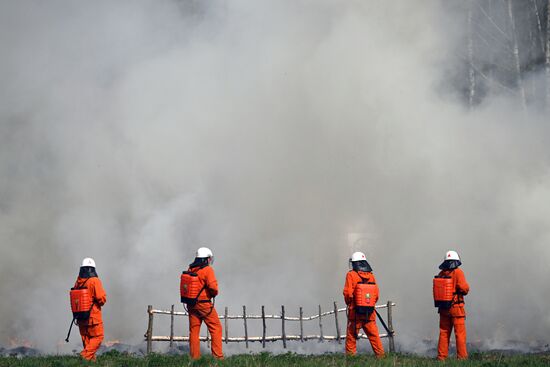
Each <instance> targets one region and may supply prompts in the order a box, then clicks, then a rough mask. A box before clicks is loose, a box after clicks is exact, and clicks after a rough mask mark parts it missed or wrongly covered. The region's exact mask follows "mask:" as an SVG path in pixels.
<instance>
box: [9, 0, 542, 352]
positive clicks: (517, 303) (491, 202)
mask: <svg viewBox="0 0 550 367" xmlns="http://www.w3.org/2000/svg"><path fill="white" fill-rule="evenodd" d="M454 12H458V10H457V9H454V8H451V7H448V6H443V5H442V3H441V2H439V1H435V0H433V1H431V0H430V1H422V2H411V1H405V0H403V1H391V2H387V1H349V2H341V1H334V0H322V1H307V0H301V1H272V2H269V1H249V0H236V1H222V0H216V1H210V2H201V1H175V0H174V1H168V0H166V1H146V0H141V1H117V2H110V1H95V2H70V1H53V0H52V1H48V2H43V1H2V2H0V46H1V50H2V51H1V54H2V57H0V244H1V245H0V246H1V247H0V298H1V299H2V302H1V304H0V341H1V342H3V343H7V340H8V339H9V338H10V337H18V338H23V339H29V340H31V341H32V342H33V343H34V345H36V346H39V347H40V348H43V349H44V350H54V348H55V347H56V345H57V344H58V343H59V342H60V341H61V340H62V339H63V338H64V336H65V335H64V333H65V331H66V328H67V327H68V324H69V321H70V317H71V315H70V313H69V304H68V289H69V288H70V287H71V286H72V284H73V282H74V280H75V278H76V276H77V273H78V267H79V265H80V261H81V260H82V258H84V257H88V256H89V257H93V258H94V259H95V260H96V263H97V271H98V274H99V276H100V277H101V279H102V281H103V283H104V286H105V288H106V291H107V297H108V301H107V304H106V306H105V307H104V311H103V312H104V319H105V328H106V338H107V339H111V340H112V339H119V340H122V341H125V342H128V343H136V342H138V341H140V340H141V339H142V335H143V332H144V330H145V328H146V314H145V310H146V307H147V305H148V304H152V305H154V306H155V307H159V308H169V306H170V305H171V304H178V301H179V294H178V282H179V273H180V272H181V270H184V269H185V268H186V267H187V264H188V263H190V262H191V261H192V258H193V257H194V251H195V250H196V248H198V247H200V246H202V245H206V246H208V247H210V248H211V249H212V250H213V252H214V255H215V258H216V261H215V264H214V267H215V270H216V274H217V276H218V280H219V284H220V296H219V297H218V298H217V300H216V303H217V305H219V307H224V306H228V307H229V308H230V310H239V309H240V307H241V305H247V307H248V308H249V309H252V310H257V309H259V307H260V306H261V305H265V306H266V307H267V308H268V309H272V310H273V311H271V312H277V310H279V307H280V305H281V304H285V305H288V307H294V308H296V307H298V306H299V305H302V306H303V307H304V312H305V313H306V314H311V313H314V312H316V309H317V305H318V304H322V305H324V307H331V305H332V301H334V300H336V301H337V302H338V303H339V304H340V305H343V299H342V295H341V292H342V287H343V283H344V277H345V273H346V271H347V259H348V258H349V256H350V254H351V252H353V251H356V250H360V251H363V252H365V253H366V255H367V258H368V259H369V262H370V263H371V265H372V267H373V269H374V272H375V275H376V277H377V280H378V282H379V285H380V289H381V298H382V301H384V302H385V301H386V300H389V299H391V300H393V301H395V302H396V303H397V304H398V307H397V309H396V310H395V328H396V330H397V332H398V335H399V339H398V343H399V344H400V345H401V346H402V348H404V349H407V350H411V351H415V350H418V348H420V346H418V344H417V342H418V341H420V340H423V339H433V338H435V337H436V336H437V331H438V319H437V313H436V309H435V308H434V307H433V304H432V298H431V278H432V277H433V275H434V274H435V273H436V272H437V266H438V265H439V263H440V262H441V259H442V257H443V255H444V253H445V251H446V250H448V249H456V250H457V251H458V252H459V254H460V255H461V257H462V259H463V269H464V271H465V274H466V277H467V279H468V281H469V282H470V285H471V294H470V295H469V296H468V297H467V299H466V301H467V305H466V307H467V312H468V319H467V327H468V333H469V338H470V340H472V341H484V342H486V343H488V344H491V343H492V344H491V345H502V344H503V343H506V342H507V341H509V340H523V341H528V342H529V341H539V340H544V338H545V337H546V336H547V335H548V332H549V331H550V314H549V313H548V311H547V301H548V300H549V298H550V291H549V288H548V286H547V279H548V276H549V275H550V274H549V270H548V266H547V263H548V261H549V256H550V252H549V250H548V246H547V242H548V240H549V238H550V229H549V228H550V227H549V225H550V219H549V218H550V206H549V205H548V204H549V200H550V189H549V187H550V186H549V184H550V175H549V173H550V171H549V163H550V159H549V158H550V156H549V154H550V148H549V145H548V138H547V137H548V136H549V135H548V133H549V131H548V116H543V115H542V114H541V113H540V111H538V110H534V109H533V110H531V109H528V110H526V111H524V110H522V109H521V104H520V103H519V101H518V100H517V98H515V97H514V96H503V95H501V96H495V97H493V98H488V99H486V100H485V101H484V103H483V104H481V105H479V106H478V107H477V108H476V109H475V110H468V108H466V107H465V106H464V104H463V103H462V102H461V100H460V99H459V98H457V97H456V93H455V92H454V89H453V83H452V78H450V76H449V74H450V72H449V70H450V69H452V68H453V67H454V66H455V65H456V64H457V63H458V61H457V59H456V58H457V53H456V49H457V47H458V46H459V43H460V42H462V41H463V28H461V27H462V26H461V25H462V23H461V22H463V19H462V18H461V17H459V16H457V14H456V13H454ZM533 78H540V79H541V80H542V78H543V75H542V74H541V75H538V74H535V75H533ZM177 307H179V308H181V306H180V305H178V306H177ZM235 312H237V311H235ZM291 313H292V312H291ZM180 331H181V332H183V330H180ZM159 333H162V332H161V331H160V330H159ZM76 339H77V338H74V339H73V340H76ZM75 343H76V342H75Z"/></svg>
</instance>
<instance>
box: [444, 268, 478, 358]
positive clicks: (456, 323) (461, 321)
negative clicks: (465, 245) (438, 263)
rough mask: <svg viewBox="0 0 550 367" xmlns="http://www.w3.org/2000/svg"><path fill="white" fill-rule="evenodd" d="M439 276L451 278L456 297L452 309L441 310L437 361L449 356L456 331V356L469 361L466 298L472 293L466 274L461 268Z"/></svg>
mask: <svg viewBox="0 0 550 367" xmlns="http://www.w3.org/2000/svg"><path fill="white" fill-rule="evenodd" d="M439 275H445V276H450V277H452V279H453V284H454V289H455V295H454V298H453V305H452V306H451V308H450V309H448V310H446V309H442V308H440V309H439V311H438V312H439V343H438V345H437V359H439V360H445V359H446V358H447V357H448V355H449V341H450V339H451V332H452V331H453V328H454V330H455V337H456V354H457V358H458V359H467V358H468V350H467V349H466V324H465V320H466V310H465V309H464V296H465V295H466V294H468V292H469V291H470V286H469V285H468V283H467V282H466V277H465V276H464V272H463V271H462V269H460V268H456V269H454V270H442V271H441V272H440V273H439Z"/></svg>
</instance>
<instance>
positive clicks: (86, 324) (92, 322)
mask: <svg viewBox="0 0 550 367" xmlns="http://www.w3.org/2000/svg"><path fill="white" fill-rule="evenodd" d="M84 282H86V284H84ZM74 286H75V288H80V287H82V286H84V287H86V288H88V290H89V291H90V296H91V297H92V301H93V306H92V310H91V312H90V318H89V319H87V320H81V321H79V322H78V328H79V329H80V337H81V338H82V345H83V346H84V349H83V350H82V352H80V355H81V356H82V358H84V359H86V360H89V361H95V360H96V356H95V353H96V352H97V350H98V349H99V347H100V346H101V342H102V341H103V318H102V317H101V307H102V306H103V305H104V304H105V303H106V302H107V294H106V293H105V290H104V289H103V285H102V284H101V280H99V278H98V277H92V278H80V277H79V278H78V279H77V280H76V283H75V285H74Z"/></svg>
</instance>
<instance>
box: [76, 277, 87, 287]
mask: <svg viewBox="0 0 550 367" xmlns="http://www.w3.org/2000/svg"><path fill="white" fill-rule="evenodd" d="M88 280H90V278H86V280H85V281H84V283H82V285H81V286H80V287H75V289H84V286H85V285H86V283H87V282H88Z"/></svg>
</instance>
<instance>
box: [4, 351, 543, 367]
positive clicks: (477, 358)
mask: <svg viewBox="0 0 550 367" xmlns="http://www.w3.org/2000/svg"><path fill="white" fill-rule="evenodd" d="M367 365H368V366H442V365H445V366H484V367H485V366H550V354H523V355H514V356H504V355H501V354H492V353H482V354H472V355H471V356H470V359H469V360H468V361H456V360H454V359H449V360H448V361H447V362H445V363H444V364H443V363H441V362H438V361H435V360H433V359H429V358H424V357H417V356H410V355H403V354H394V355H391V356H388V357H386V358H384V359H382V360H377V359H375V358H374V357H372V356H367V355H360V356H357V357H352V358H350V357H347V358H346V357H345V356H344V355H342V354H325V355H314V356H305V355H298V354H290V353H289V354H281V355H272V354H268V353H261V354H251V355H237V356H231V357H229V358H227V359H226V360H224V361H221V362H218V361H215V360H213V359H212V358H211V357H204V358H202V359H200V360H198V361H193V362H191V361H190V360H189V358H188V357H186V356H185V357H181V356H167V355H151V356H148V357H145V358H140V357H133V356H130V355H125V354H120V353H118V352H109V353H106V354H104V355H102V356H100V357H98V360H97V363H89V362H83V361H82V360H80V359H79V358H78V357H72V356H71V357H69V356H52V357H26V358H20V359H18V358H14V357H4V358H0V366H1V367H7V366H10V367H11V366H13V367H31V366H33V367H34V366H38V367H46V366H47V367H61V366H109V367H123V366H144V367H145V366H147V367H164V366H168V367H170V366H242V367H245V366H246V367H248V366H250V367H252V366H277V367H279V366H280V367H282V366H310V367H322V366H350V367H351V366H367Z"/></svg>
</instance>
